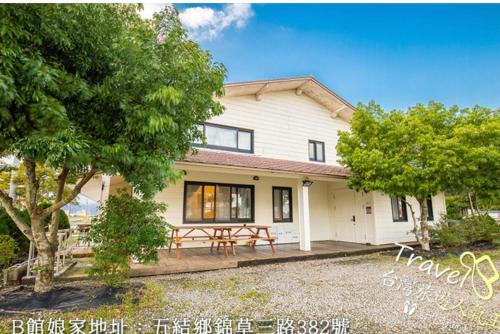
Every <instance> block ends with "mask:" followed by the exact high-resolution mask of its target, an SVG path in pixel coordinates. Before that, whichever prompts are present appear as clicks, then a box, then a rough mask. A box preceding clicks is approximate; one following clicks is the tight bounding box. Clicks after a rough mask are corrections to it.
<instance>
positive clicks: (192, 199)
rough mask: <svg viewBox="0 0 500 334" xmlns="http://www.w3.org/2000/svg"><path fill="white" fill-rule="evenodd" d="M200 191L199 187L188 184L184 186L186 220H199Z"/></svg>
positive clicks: (200, 187)
mask: <svg viewBox="0 0 500 334" xmlns="http://www.w3.org/2000/svg"><path fill="white" fill-rule="evenodd" d="M201 189H202V186H200V185H195V184H188V185H187V186H186V214H185V216H186V220H189V221H200V220H201Z"/></svg>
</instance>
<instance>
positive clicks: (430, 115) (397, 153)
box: [337, 102, 463, 250]
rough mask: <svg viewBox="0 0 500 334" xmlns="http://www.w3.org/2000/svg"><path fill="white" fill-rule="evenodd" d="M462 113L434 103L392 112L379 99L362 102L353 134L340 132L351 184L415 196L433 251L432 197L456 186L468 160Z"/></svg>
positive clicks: (419, 233) (422, 235) (420, 230)
mask: <svg viewBox="0 0 500 334" xmlns="http://www.w3.org/2000/svg"><path fill="white" fill-rule="evenodd" d="M457 112H458V108H456V107H451V108H449V109H448V108H445V107H444V106H443V105H442V104H440V103H435V102H430V103H429V104H428V105H426V106H425V105H421V104H417V105H416V106H414V107H411V108H409V109H408V111H406V112H402V111H392V112H388V113H386V112H384V111H383V109H382V108H381V107H380V106H379V105H377V104H375V103H374V102H371V103H370V104H368V105H363V104H359V105H358V106H357V109H356V112H355V113H354V116H353V119H352V123H351V127H352V129H351V130H352V132H351V133H349V132H340V134H339V142H338V144H337V151H338V154H339V155H340V162H341V163H342V164H344V165H346V166H347V167H348V168H349V169H350V170H351V172H352V177H351V178H350V179H349V181H348V184H349V186H351V187H353V188H354V189H361V190H364V191H381V192H384V193H386V194H388V195H391V196H401V197H404V196H412V197H415V198H416V200H417V201H418V203H419V206H420V208H419V211H420V222H418V221H417V219H416V217H415V209H414V208H413V206H412V205H411V203H409V202H407V204H408V206H409V208H410V212H411V214H412V220H413V224H414V229H413V232H414V233H415V237H416V239H417V241H418V242H419V243H420V244H421V246H422V248H423V249H424V250H429V249H430V237H429V225H428V222H427V218H428V208H427V198H428V196H431V195H434V194H437V193H439V192H442V191H444V190H446V189H449V188H450V187H452V186H454V185H456V182H457V179H458V177H459V175H458V174H459V173H458V169H459V166H460V164H461V163H462V162H463V160H462V159H461V157H460V156H459V154H460V151H459V150H458V149H457V145H459V142H458V140H457V139H456V138H455V137H454V136H453V128H454V125H455V123H456V115H457Z"/></svg>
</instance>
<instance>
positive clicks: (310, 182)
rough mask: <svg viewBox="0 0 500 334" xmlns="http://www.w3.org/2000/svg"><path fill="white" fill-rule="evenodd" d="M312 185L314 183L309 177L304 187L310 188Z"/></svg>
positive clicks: (303, 184)
mask: <svg viewBox="0 0 500 334" xmlns="http://www.w3.org/2000/svg"><path fill="white" fill-rule="evenodd" d="M312 184H313V181H311V180H309V179H308V178H307V177H306V178H305V180H303V181H302V186H303V187H307V188H309V187H310V186H312Z"/></svg>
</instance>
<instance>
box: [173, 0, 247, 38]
mask: <svg viewBox="0 0 500 334" xmlns="http://www.w3.org/2000/svg"><path fill="white" fill-rule="evenodd" d="M253 15H254V13H253V11H252V7H251V5H250V4H246V3H238V4H229V5H225V6H224V7H223V8H222V10H214V9H212V8H210V7H190V8H186V9H184V10H183V11H181V12H180V13H179V18H180V20H181V22H182V25H183V26H184V27H185V28H186V30H187V31H188V33H189V35H190V36H191V38H193V39H197V40H211V39H214V38H216V37H217V36H219V34H220V33H221V32H222V31H223V30H224V29H227V28H229V27H231V26H233V25H234V26H236V28H239V29H241V28H243V27H244V26H245V25H246V24H247V22H248V20H249V19H250V18H251V17H252V16H253Z"/></svg>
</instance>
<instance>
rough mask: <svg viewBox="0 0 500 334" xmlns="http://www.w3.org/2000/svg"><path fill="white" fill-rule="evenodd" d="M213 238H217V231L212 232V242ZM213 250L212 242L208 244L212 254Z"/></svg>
mask: <svg viewBox="0 0 500 334" xmlns="http://www.w3.org/2000/svg"><path fill="white" fill-rule="evenodd" d="M215 238H217V230H216V229H215V230H214V235H213V239H212V240H215ZM213 248H214V242H213V241H212V243H211V244H210V252H212V250H213Z"/></svg>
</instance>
